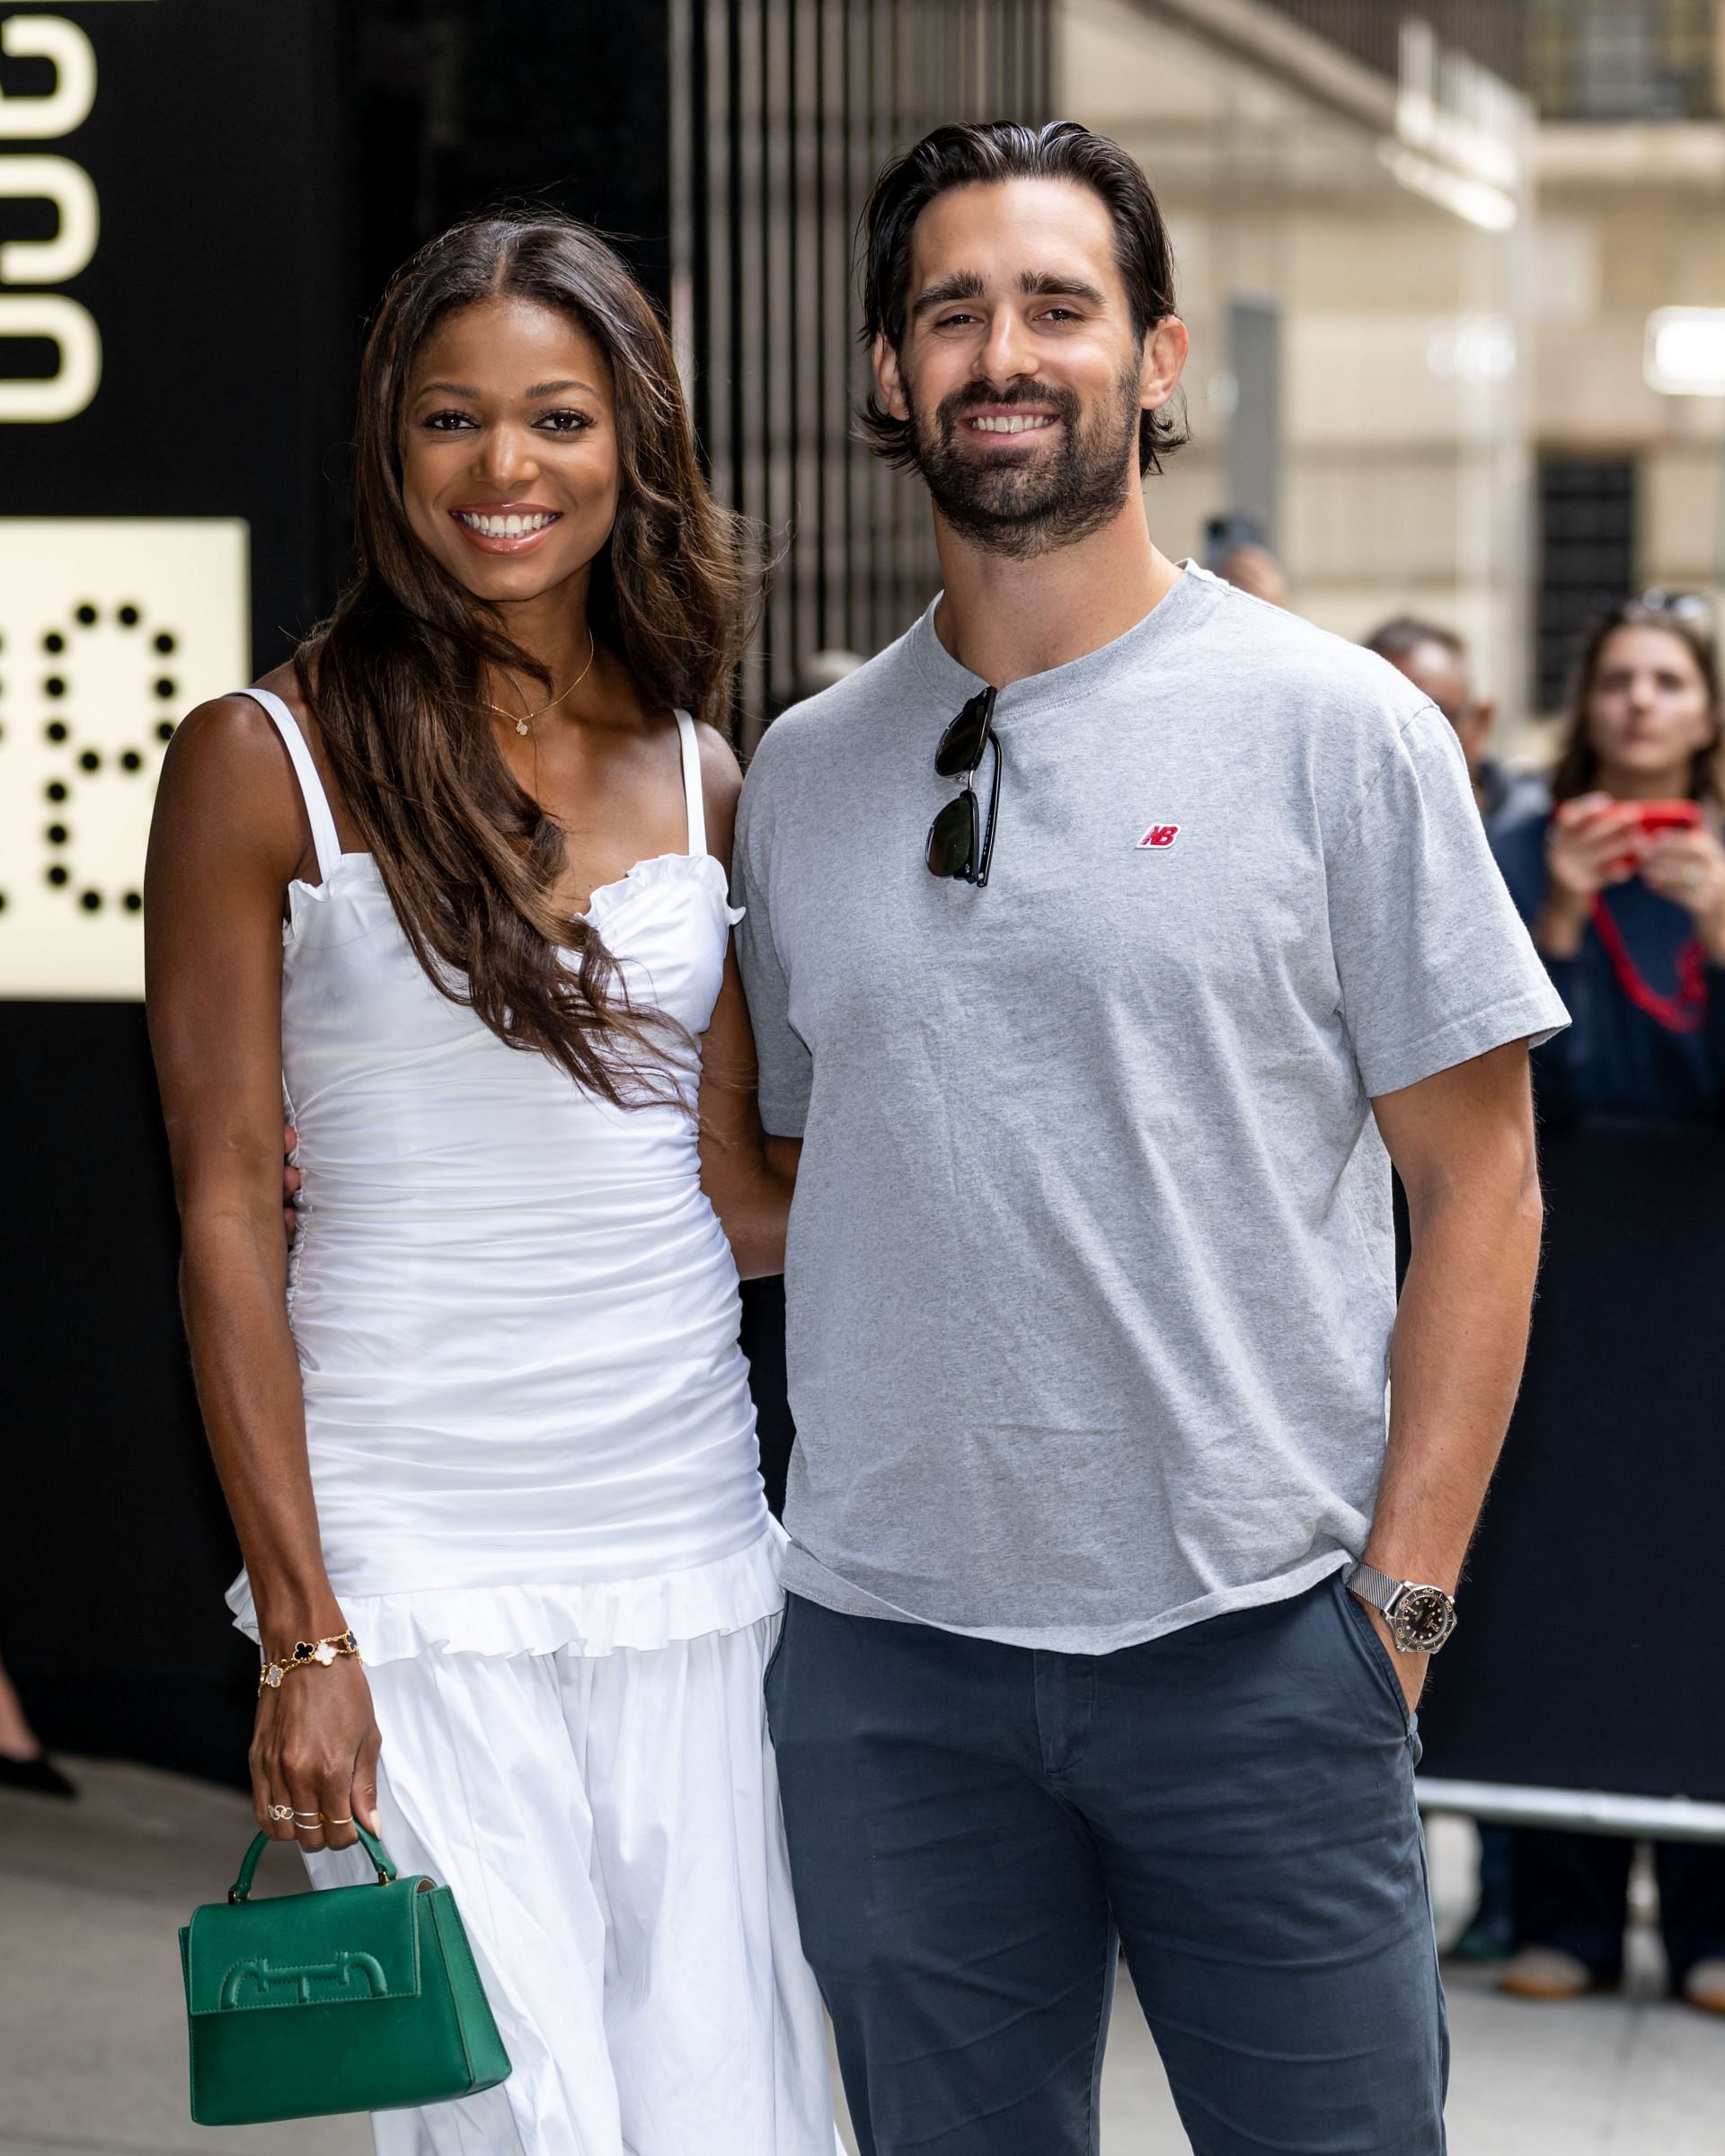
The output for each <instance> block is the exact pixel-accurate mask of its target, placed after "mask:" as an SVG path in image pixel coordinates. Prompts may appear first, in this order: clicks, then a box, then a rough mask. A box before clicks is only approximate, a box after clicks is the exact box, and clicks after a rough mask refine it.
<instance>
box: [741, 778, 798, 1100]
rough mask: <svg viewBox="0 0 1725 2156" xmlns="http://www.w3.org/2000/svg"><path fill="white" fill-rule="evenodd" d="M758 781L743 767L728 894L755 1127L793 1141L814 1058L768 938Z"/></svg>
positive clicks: (763, 814)
mask: <svg viewBox="0 0 1725 2156" xmlns="http://www.w3.org/2000/svg"><path fill="white" fill-rule="evenodd" d="M765 777H766V773H764V772H763V771H762V769H761V767H760V765H759V764H756V765H753V766H751V768H750V771H749V775H748V777H747V779H746V780H745V781H744V782H743V798H742V801H741V804H740V806H739V809H738V815H737V844H736V851H735V855H734V858H733V862H732V869H731V880H732V885H733V887H734V888H733V890H732V894H731V895H732V897H734V898H735V900H736V902H737V904H738V905H739V906H742V907H743V908H744V913H743V918H742V921H741V923H739V927H738V930H737V960H738V964H739V967H740V968H741V969H742V976H743V993H744V995H745V996H746V997H747V1002H748V1015H749V1019H750V1021H751V1023H752V1024H753V1026H754V1029H755V1054H756V1061H757V1063H758V1065H759V1068H760V1078H759V1103H760V1115H761V1125H762V1127H763V1128H764V1129H765V1130H766V1131H767V1132H769V1133H770V1134H771V1135H773V1136H774V1137H776V1138H800V1137H801V1135H802V1131H803V1125H804V1124H805V1122H806V1121H807V1120H808V1116H809V1094H810V1092H811V1091H813V1087H814V1075H815V1059H814V1057H813V1056H812V1055H811V1054H810V1053H809V1047H808V1044H807V1042H805V1041H804V1040H803V1038H801V1035H800V1034H799V1033H798V1032H797V1031H796V1029H794V1028H793V1027H792V1023H791V1016H790V1008H791V982H790V976H789V974H788V973H787V971H786V969H785V967H784V965H783V960H782V959H781V957H780V953H779V949H778V945H777V943H776V942H775V941H774V934H773V911H772V897H771V892H770V888H769V885H770V879H769V877H768V873H767V867H768V862H767V855H768V851H769V849H768V846H767V843H766V841H767V833H768V831H769V830H770V827H771V820H772V819H771V816H770V813H769V811H768V808H767V805H766V804H765V802H764V800H763V794H764V791H765Z"/></svg>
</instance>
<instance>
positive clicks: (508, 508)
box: [449, 501, 562, 554]
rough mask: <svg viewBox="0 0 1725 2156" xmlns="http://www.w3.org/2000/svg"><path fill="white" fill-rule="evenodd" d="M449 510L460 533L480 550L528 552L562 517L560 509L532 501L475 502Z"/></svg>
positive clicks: (511, 552)
mask: <svg viewBox="0 0 1725 2156" xmlns="http://www.w3.org/2000/svg"><path fill="white" fill-rule="evenodd" d="M449 514H450V517H452V518H453V519H454V521H455V524H456V528H457V529H458V530H459V531H460V533H461V535H462V536H463V537H464V539H466V540H467V541H468V542H469V543H471V544H472V545H473V546H476V547H477V548H478V549H479V551H480V552H481V553H482V554H525V553H529V552H532V550H533V549H534V548H535V546H537V545H538V544H539V543H541V541H542V540H543V539H544V535H545V534H546V533H547V532H548V531H550V530H551V528H552V526H553V525H555V524H557V523H559V522H561V521H562V510H561V509H547V508H541V507H540V505H539V504H538V503H537V502H534V501H510V502H494V503H493V502H486V503H474V504H472V505H471V506H468V505H464V506H463V507H462V508H455V509H451V510H450V512H449Z"/></svg>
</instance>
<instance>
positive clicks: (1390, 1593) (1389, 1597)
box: [1348, 1564, 1404, 1616]
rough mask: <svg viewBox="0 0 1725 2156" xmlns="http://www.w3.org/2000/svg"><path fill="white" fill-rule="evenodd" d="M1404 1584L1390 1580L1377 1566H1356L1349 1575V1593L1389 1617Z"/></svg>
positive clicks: (1397, 1580)
mask: <svg viewBox="0 0 1725 2156" xmlns="http://www.w3.org/2000/svg"><path fill="white" fill-rule="evenodd" d="M1403 1584H1404V1583H1403V1582H1402V1581H1401V1580H1399V1579H1392V1578H1390V1577H1389V1575H1388V1574H1387V1573H1384V1572H1380V1571H1379V1570H1378V1569H1377V1568H1376V1566H1375V1565H1367V1564H1358V1565H1356V1566H1355V1567H1354V1568H1353V1570H1352V1571H1351V1572H1350V1573H1349V1575H1348V1588H1349V1593H1350V1594H1354V1595H1358V1596H1359V1597H1360V1599H1361V1601H1363V1602H1369V1603H1370V1604H1371V1605H1372V1607H1373V1608H1374V1609H1375V1610H1381V1611H1383V1613H1384V1615H1385V1616H1388V1614H1389V1610H1390V1604H1391V1603H1393V1601H1394V1600H1395V1597H1396V1595H1397V1593H1398V1592H1399V1591H1400V1589H1401V1587H1402V1585H1403Z"/></svg>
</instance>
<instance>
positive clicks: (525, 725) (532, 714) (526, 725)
mask: <svg viewBox="0 0 1725 2156" xmlns="http://www.w3.org/2000/svg"><path fill="white" fill-rule="evenodd" d="M598 648H599V647H598V641H597V638H596V637H595V636H594V634H593V629H592V624H591V623H588V632H587V664H586V666H584V667H582V668H581V670H580V672H579V674H578V675H577V676H575V678H574V680H573V681H571V683H570V685H569V686H568V688H565V689H559V691H558V692H557V694H556V695H554V696H553V698H552V700H551V702H549V703H542V704H541V705H540V706H539V709H538V710H537V711H526V712H524V713H523V714H522V716H521V717H519V718H517V716H516V714H515V713H514V712H513V711H505V710H504V709H503V706H502V705H501V704H500V703H489V702H488V703H487V704H486V706H485V709H486V710H487V711H495V712H496V713H497V715H498V717H499V718H500V719H507V720H509V724H510V725H511V726H513V727H514V729H515V730H516V732H517V734H525V733H526V732H527V731H528V730H529V729H530V728H531V727H532V725H533V722H534V720H535V719H543V718H544V715H545V713H546V712H547V711H555V710H556V708H557V706H558V705H559V704H560V703H561V702H562V701H563V698H564V697H565V696H567V695H569V694H571V692H573V691H574V690H576V689H579V687H580V685H581V684H582V683H583V682H584V681H585V680H586V679H587V677H588V675H589V674H590V673H591V672H592V670H593V658H594V654H595V653H596V652H597V649H598Z"/></svg>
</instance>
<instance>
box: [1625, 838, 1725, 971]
mask: <svg viewBox="0 0 1725 2156" xmlns="http://www.w3.org/2000/svg"><path fill="white" fill-rule="evenodd" d="M1641 880H1642V882H1643V883H1645V884H1646V886H1647V888H1649V890H1650V891H1657V892H1658V893H1659V896H1660V897H1661V898H1669V899H1670V900H1672V902H1673V903H1674V904H1675V905H1677V906H1683V907H1685V909H1686V910H1687V912H1688V913H1689V914H1690V915H1691V916H1692V917H1693V918H1694V923H1695V932H1696V934H1697V935H1698V936H1699V937H1700V938H1701V941H1702V945H1703V949H1704V950H1706V953H1707V956H1708V957H1709V958H1710V959H1712V961H1713V963H1714V964H1715V965H1716V966H1720V965H1725V846H1722V845H1721V844H1720V843H1719V840H1718V838H1717V837H1716V836H1715V835H1714V834H1713V833H1712V831H1710V830H1708V829H1707V828H1706V826H1704V825H1703V826H1701V827H1700V828H1699V829H1697V830H1694V831H1668V832H1667V833H1665V834H1664V835H1663V836H1661V837H1659V838H1656V839H1655V840H1654V841H1653V843H1652V844H1651V845H1650V846H1649V847H1648V849H1647V852H1646V853H1644V854H1643V855H1642V857H1641Z"/></svg>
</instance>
